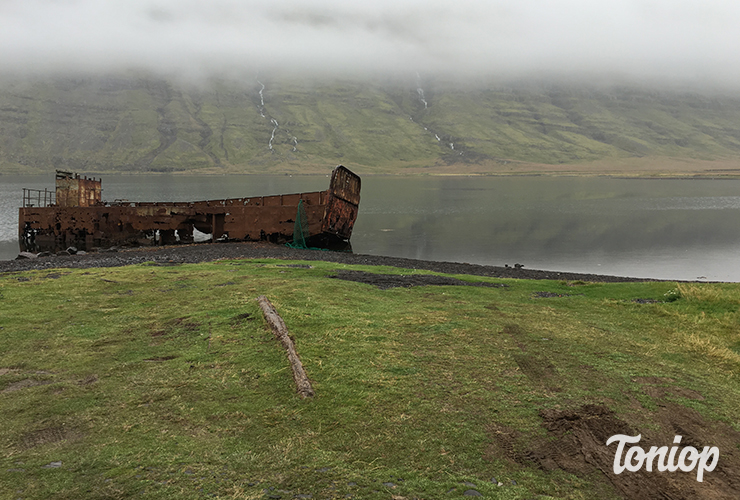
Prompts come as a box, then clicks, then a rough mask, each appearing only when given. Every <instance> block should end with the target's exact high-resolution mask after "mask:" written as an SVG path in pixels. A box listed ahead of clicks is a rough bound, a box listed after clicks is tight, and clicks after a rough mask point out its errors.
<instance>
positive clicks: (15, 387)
mask: <svg viewBox="0 0 740 500" xmlns="http://www.w3.org/2000/svg"><path fill="white" fill-rule="evenodd" d="M53 383H54V381H53V380H34V379H32V378H24V379H23V380H19V381H18V382H13V383H12V384H9V385H8V386H7V387H6V388H5V389H3V390H2V391H0V393H6V392H13V391H20V390H21V389H27V388H28V387H36V386H38V385H48V384H53Z"/></svg>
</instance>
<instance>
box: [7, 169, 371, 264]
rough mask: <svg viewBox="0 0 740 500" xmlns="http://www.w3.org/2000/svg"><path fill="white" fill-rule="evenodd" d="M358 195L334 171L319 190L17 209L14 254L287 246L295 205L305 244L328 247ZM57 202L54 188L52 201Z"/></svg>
mask: <svg viewBox="0 0 740 500" xmlns="http://www.w3.org/2000/svg"><path fill="white" fill-rule="evenodd" d="M85 181H86V179H85ZM58 182H59V177H58ZM359 195H360V178H359V177H358V176H357V175H356V174H354V173H352V172H351V171H349V170H348V169H346V168H345V167H342V166H339V167H337V168H335V169H334V172H333V173H332V180H331V183H330V186H329V189H328V190H326V191H315V192H309V193H296V194H284V195H274V196H258V197H250V198H246V197H245V198H231V199H224V200H208V201H197V202H172V203H168V202H151V203H129V202H124V203H102V202H97V204H94V205H91V206H58V204H56V205H53V206H47V207H34V206H30V207H28V206H24V207H21V208H20V211H19V217H18V231H19V239H20V242H21V249H22V250H30V251H33V250H51V251H58V250H59V249H64V248H67V247H68V246H76V247H77V248H80V249H91V248H93V247H101V248H106V247H112V246H128V245H157V244H174V243H177V242H178V241H179V242H181V243H190V242H192V241H193V230H194V229H197V230H198V231H201V232H203V233H207V234H208V233H209V234H211V235H212V241H216V240H218V239H220V238H227V239H228V240H230V241H259V240H269V241H273V242H290V241H291V240H292V238H293V229H294V225H295V219H296V212H297V207H298V203H299V201H300V200H303V207H304V208H305V213H306V217H307V219H308V227H309V236H310V237H311V241H312V245H314V246H317V245H321V246H331V245H334V244H336V243H340V242H348V241H349V239H350V237H351V235H352V229H353V227H354V223H355V220H356V219H357V213H358V206H359V201H360V198H359ZM64 196H66V193H65V192H64V191H62V192H61V193H60V191H59V189H58V190H57V200H59V199H60V197H64ZM85 199H86V200H87V198H85Z"/></svg>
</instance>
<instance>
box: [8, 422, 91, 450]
mask: <svg viewBox="0 0 740 500" xmlns="http://www.w3.org/2000/svg"><path fill="white" fill-rule="evenodd" d="M80 436H81V433H80V432H78V431H76V430H74V429H69V428H67V427H65V426H56V427H46V428H43V429H38V430H35V431H31V432H27V433H25V434H23V435H22V436H21V439H20V441H19V443H18V446H19V448H21V449H25V450H27V449H29V448H34V447H36V446H42V445H45V444H50V443H57V442H59V441H64V440H65V439H66V440H69V439H77V438H79V437H80Z"/></svg>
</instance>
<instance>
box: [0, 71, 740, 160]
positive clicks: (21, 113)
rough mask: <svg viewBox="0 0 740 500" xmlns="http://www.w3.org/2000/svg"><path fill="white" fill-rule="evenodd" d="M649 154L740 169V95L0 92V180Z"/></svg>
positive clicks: (321, 86)
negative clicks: (0, 176)
mask: <svg viewBox="0 0 740 500" xmlns="http://www.w3.org/2000/svg"><path fill="white" fill-rule="evenodd" d="M263 86H264V87H263ZM640 157H670V158H681V159H692V160H722V159H737V158H740V96H737V97H736V96H729V95H721V96H720V95H712V96H710V95H708V94H698V93H688V92H679V91H663V92H658V91H654V90H644V89H643V90H640V89H636V88H627V87H611V88H606V87H603V88H601V89H593V88H592V89H588V88H585V87H567V86H546V85H540V86H537V87H534V86H527V87H523V86H519V87H516V86H515V87H503V86H493V85H489V86H488V87H486V86H485V85H479V86H477V87H470V88H460V87H456V86H454V85H452V84H450V83H449V82H447V83H442V82H437V81H429V82H421V83H417V82H407V83H405V84H401V83H388V82H385V83H381V82H360V81H350V80H345V81H332V82H331V83H328V82H321V83H316V82H302V81H299V80H297V79H295V78H272V79H271V78H264V79H261V80H256V79H255V80H252V81H245V82H240V83H234V82H223V81H222V82H211V83H210V84H208V85H201V86H199V87H196V86H192V85H181V84H176V83H173V82H168V81H164V80H161V79H147V78H143V77H140V78H134V77H126V78H124V77H108V78H95V79H93V78H79V79H72V78H65V79H55V80H44V81H34V82H15V83H7V82H6V83H4V84H2V85H0V173H9V172H48V171H51V170H53V169H56V168H63V169H70V170H77V171H84V172H111V171H120V172H129V171H136V172H172V171H194V170H197V171H200V172H214V173H217V172H230V173H236V172H291V173H296V172H306V173H309V172H320V171H324V170H326V169H328V168H331V167H332V166H334V165H335V164H337V163H343V164H346V165H348V166H351V167H353V168H355V169H357V170H358V171H359V172H361V173H394V172H398V171H399V170H402V169H405V168H413V167H416V168H420V167H422V168H423V167H433V166H449V165H453V166H454V165H487V164H488V165H490V164H503V163H504V162H510V161H514V162H528V163H537V164H551V165H557V164H576V163H584V162H593V161H598V160H621V159H625V158H640Z"/></svg>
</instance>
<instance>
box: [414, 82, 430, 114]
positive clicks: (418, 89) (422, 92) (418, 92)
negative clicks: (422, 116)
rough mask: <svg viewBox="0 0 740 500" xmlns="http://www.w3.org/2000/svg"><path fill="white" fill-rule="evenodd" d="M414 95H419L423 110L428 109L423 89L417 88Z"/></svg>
mask: <svg viewBox="0 0 740 500" xmlns="http://www.w3.org/2000/svg"><path fill="white" fill-rule="evenodd" d="M416 93H417V94H419V100H420V101H421V102H423V103H424V109H428V108H429V106H428V104H427V100H426V99H425V98H424V89H423V88H421V87H419V88H417V89H416Z"/></svg>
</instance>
